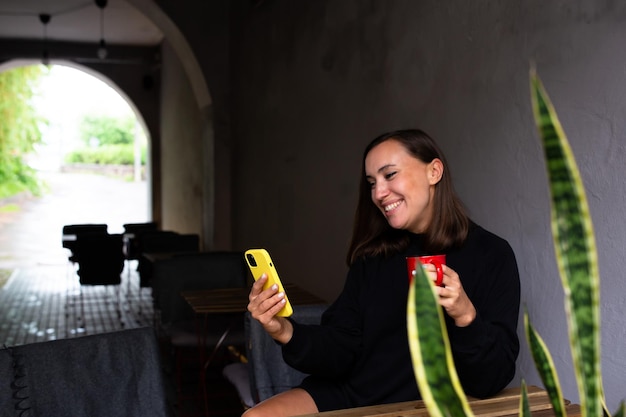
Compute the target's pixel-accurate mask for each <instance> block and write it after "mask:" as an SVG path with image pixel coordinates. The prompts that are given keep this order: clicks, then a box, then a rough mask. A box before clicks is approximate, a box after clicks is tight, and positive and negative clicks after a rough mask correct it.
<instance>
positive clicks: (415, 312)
mask: <svg viewBox="0 0 626 417" xmlns="http://www.w3.org/2000/svg"><path fill="white" fill-rule="evenodd" d="M407 331H408V336H409V347H410V349H411V359H412V361H413V371H414V372H415V379H416V381H417V384H418V387H419V389H420V393H421V394H422V399H423V400H424V403H425V405H426V407H427V409H428V413H429V415H430V417H464V416H473V415H474V414H473V412H472V410H471V408H470V406H469V403H468V401H467V398H466V396H465V393H464V392H463V388H462V387H461V383H460V382H459V378H458V375H457V373H456V368H455V367H454V360H453V358H452V351H451V348H450V341H449V340H448V333H447V331H446V324H445V321H444V317H443V312H442V310H441V306H439V303H438V295H437V294H436V292H435V289H434V284H433V283H432V282H431V280H430V279H428V277H427V275H426V274H425V272H424V271H423V270H422V268H417V270H416V273H415V276H414V279H413V281H412V285H411V286H410V288H409V298H408V303H407Z"/></svg>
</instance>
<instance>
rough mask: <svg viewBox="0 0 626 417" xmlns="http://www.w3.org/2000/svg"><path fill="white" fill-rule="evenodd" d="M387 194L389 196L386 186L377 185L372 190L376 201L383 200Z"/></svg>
mask: <svg viewBox="0 0 626 417" xmlns="http://www.w3.org/2000/svg"><path fill="white" fill-rule="evenodd" d="M387 194H389V189H388V188H387V187H386V186H385V185H384V184H376V185H375V186H374V189H373V190H372V196H373V197H374V198H375V199H376V200H382V199H383V197H385V196H386V195H387Z"/></svg>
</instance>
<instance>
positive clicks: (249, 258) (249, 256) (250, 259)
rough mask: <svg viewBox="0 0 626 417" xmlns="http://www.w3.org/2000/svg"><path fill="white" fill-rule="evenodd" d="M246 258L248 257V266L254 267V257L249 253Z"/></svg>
mask: <svg viewBox="0 0 626 417" xmlns="http://www.w3.org/2000/svg"><path fill="white" fill-rule="evenodd" d="M246 256H247V257H248V263H249V264H250V266H256V260H255V259H254V255H252V254H251V253H249V254H247V255H246Z"/></svg>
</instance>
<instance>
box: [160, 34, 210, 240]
mask: <svg viewBox="0 0 626 417" xmlns="http://www.w3.org/2000/svg"><path fill="white" fill-rule="evenodd" d="M162 50H163V71H162V85H161V88H162V94H163V97H167V99H165V100H162V101H161V137H162V142H161V163H160V166H161V183H162V192H161V195H162V200H161V206H162V212H163V217H162V225H161V227H162V229H164V230H174V231H176V232H179V233H197V234H201V230H202V218H203V215H202V198H203V193H202V191H203V155H202V151H201V150H202V148H203V145H202V143H201V141H200V138H201V131H202V117H201V114H200V112H199V110H198V106H197V103H196V101H195V99H194V95H193V93H192V91H191V86H190V84H189V79H188V77H187V76H186V74H185V72H184V71H183V68H182V66H181V64H180V61H179V60H178V58H177V56H176V55H175V54H174V52H173V50H172V48H171V46H170V45H169V44H168V43H167V42H164V44H163V48H162Z"/></svg>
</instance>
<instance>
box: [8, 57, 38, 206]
mask: <svg viewBox="0 0 626 417" xmlns="http://www.w3.org/2000/svg"><path fill="white" fill-rule="evenodd" d="M45 71H46V70H45V67H43V66H40V65H37V66H26V67H19V68H14V69H11V70H7V71H4V72H2V73H0V198H4V197H10V196H13V195H16V194H19V193H21V192H31V193H33V194H35V195H39V194H40V193H41V184H40V182H39V180H38V179H37V175H36V172H35V170H34V169H32V168H31V167H29V166H28V164H27V162H26V160H25V158H26V156H27V155H28V154H29V153H31V152H33V151H34V146H35V144H37V143H40V142H41V132H40V130H39V128H40V124H44V123H47V122H46V121H45V120H44V119H43V118H42V117H40V116H39V115H38V114H37V112H36V110H35V108H34V104H33V99H34V97H36V95H37V91H38V87H39V82H40V80H41V77H42V76H43V75H44V74H45Z"/></svg>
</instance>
